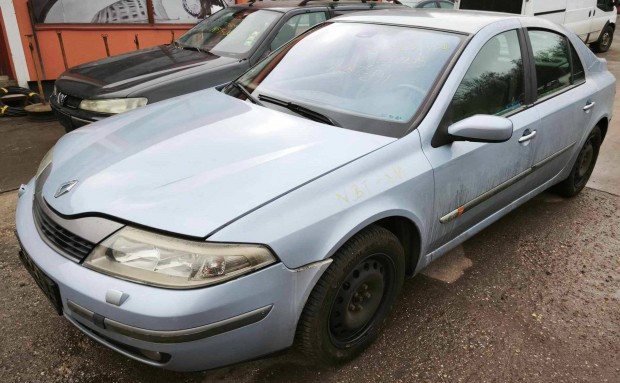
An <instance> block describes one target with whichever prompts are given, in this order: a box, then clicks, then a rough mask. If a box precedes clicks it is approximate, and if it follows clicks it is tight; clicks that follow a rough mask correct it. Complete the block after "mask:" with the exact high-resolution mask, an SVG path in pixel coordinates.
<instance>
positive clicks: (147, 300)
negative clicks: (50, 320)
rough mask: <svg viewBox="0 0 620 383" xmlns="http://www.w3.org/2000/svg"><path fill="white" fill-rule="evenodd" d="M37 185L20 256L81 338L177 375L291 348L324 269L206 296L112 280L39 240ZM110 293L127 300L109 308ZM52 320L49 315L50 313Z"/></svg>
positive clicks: (270, 272)
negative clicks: (42, 278) (53, 293)
mask: <svg viewBox="0 0 620 383" xmlns="http://www.w3.org/2000/svg"><path fill="white" fill-rule="evenodd" d="M33 191H34V183H33V182H32V181H31V183H30V184H29V185H27V187H26V190H25V192H23V194H22V196H21V197H20V198H19V201H18V206H17V213H16V214H17V217H16V229H17V235H18V238H19V240H20V243H21V246H22V247H23V250H24V251H25V252H26V253H27V254H28V255H29V256H30V259H31V260H32V261H33V262H34V263H35V264H36V266H38V268H40V269H41V270H42V271H43V272H44V273H45V274H46V275H47V277H49V278H50V279H51V280H53V281H54V282H55V283H56V284H57V285H58V288H59V291H60V300H61V302H62V312H63V315H64V316H65V317H66V318H67V319H68V320H69V321H70V322H71V323H73V324H74V325H75V326H76V327H78V328H79V329H80V330H81V331H83V332H84V333H85V334H87V335H88V336H90V337H91V338H93V339H95V340H96V341H98V342H99V343H101V344H104V345H106V346H108V347H110V348H112V349H114V350H116V351H118V352H120V353H122V354H124V355H126V356H128V357H130V358H133V359H136V360H139V361H141V362H144V363H147V364H150V365H154V366H159V367H163V368H166V369H170V370H176V371H198V370H205V369H211V368H217V367H221V366H225V365H229V364H233V363H237V362H240V361H244V360H249V359H254V358H257V357H260V356H263V355H267V354H271V353H273V352H276V351H279V350H282V349H285V348H287V347H289V346H291V345H292V343H293V339H294V335H295V330H296V325H297V320H298V318H299V315H300V313H301V310H302V309H303V305H304V304H305V301H306V299H307V297H308V295H309V294H310V292H311V290H312V288H313V287H314V285H315V283H316V281H317V280H318V278H320V276H321V275H322V273H323V271H325V269H326V268H327V266H328V265H329V261H325V262H320V263H316V264H312V265H308V266H306V267H302V268H300V269H296V270H290V269H288V268H286V267H285V266H284V265H282V264H281V263H278V264H275V265H272V266H270V267H267V268H265V269H262V270H260V271H257V272H255V273H252V274H248V275H246V276H244V277H241V278H238V279H235V280H233V281H229V282H227V283H223V284H220V285H216V286H211V287H208V288H201V289H192V290H170V289H161V288H155V287H150V286H146V285H141V284H138V283H132V282H128V281H124V280H120V279H116V278H113V277H110V276H107V275H104V274H101V273H98V272H95V271H92V270H89V269H87V268H85V267H83V266H82V265H80V264H78V263H76V262H74V261H71V260H69V259H67V258H65V257H63V256H61V255H59V254H57V253H56V252H55V251H54V250H52V249H51V248H50V247H49V246H48V245H47V244H46V243H45V242H44V241H43V240H42V239H41V238H40V236H39V233H38V231H37V228H36V227H35V223H34V220H33V215H32V200H33ZM109 290H117V291H121V292H123V293H125V294H127V295H128V296H129V298H127V299H126V301H124V303H122V304H121V305H120V306H116V305H114V304H110V303H107V302H106V294H107V293H108V291H109ZM50 312H51V310H50Z"/></svg>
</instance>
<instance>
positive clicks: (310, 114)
mask: <svg viewBox="0 0 620 383" xmlns="http://www.w3.org/2000/svg"><path fill="white" fill-rule="evenodd" d="M258 99H259V100H261V101H267V102H269V103H272V104H274V105H278V106H282V107H284V108H286V109H288V110H291V111H293V112H295V113H297V114H299V115H300V116H303V117H306V118H308V119H310V120H312V121H317V122H322V123H324V124H328V125H332V126H337V127H339V128H341V127H342V126H340V124H338V123H337V122H336V121H334V120H333V119H332V118H330V117H328V116H326V115H324V114H321V113H319V112H317V111H315V110H312V109H310V108H307V107H305V106H302V105H299V104H295V103H294V102H290V101H284V100H280V99H277V98H275V97H271V96H264V95H262V94H261V95H259V96H258Z"/></svg>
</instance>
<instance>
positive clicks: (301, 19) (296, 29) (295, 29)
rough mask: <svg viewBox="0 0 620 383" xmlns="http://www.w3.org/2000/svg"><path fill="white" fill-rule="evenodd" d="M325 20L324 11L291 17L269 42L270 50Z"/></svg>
mask: <svg viewBox="0 0 620 383" xmlns="http://www.w3.org/2000/svg"><path fill="white" fill-rule="evenodd" d="M325 20H326V17H325V13H324V12H313V13H304V14H301V15H297V16H293V17H291V18H290V19H289V20H288V21H287V22H286V24H284V25H283V26H282V28H280V31H279V32H278V34H277V35H276V37H275V38H274V39H273V41H272V42H271V50H272V51H273V50H276V49H278V48H280V47H281V46H282V45H284V44H285V43H287V42H288V41H289V40H292V39H293V38H294V37H297V36H299V35H300V34H302V33H303V32H305V31H306V30H308V29H310V28H311V27H313V26H315V25H317V24H319V23H322V22H323V21H325Z"/></svg>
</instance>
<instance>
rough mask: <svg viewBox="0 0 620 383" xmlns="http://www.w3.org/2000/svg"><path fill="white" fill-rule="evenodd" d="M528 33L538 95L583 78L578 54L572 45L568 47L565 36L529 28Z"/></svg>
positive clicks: (545, 94) (559, 89) (547, 93)
mask: <svg viewBox="0 0 620 383" xmlns="http://www.w3.org/2000/svg"><path fill="white" fill-rule="evenodd" d="M528 33H529V36H530V41H531V43H532V51H533V53H534V64H535V66H536V83H537V88H538V97H545V96H547V95H549V94H552V93H555V92H557V91H561V90H562V89H565V88H567V87H569V86H571V85H573V84H574V83H576V82H580V81H583V80H584V79H585V73H584V70H583V65H582V64H581V61H580V60H579V56H577V53H576V52H575V51H574V48H573V47H572V46H571V47H569V44H568V41H567V39H566V37H565V36H562V35H559V34H557V33H554V32H549V31H540V30H530V31H529V32H528ZM569 48H570V50H569ZM570 51H572V52H571V53H569V52H570ZM571 54H572V55H573V58H572V61H573V67H572V68H571V57H570V55H571Z"/></svg>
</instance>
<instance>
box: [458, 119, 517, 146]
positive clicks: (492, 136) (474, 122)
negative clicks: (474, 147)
mask: <svg viewBox="0 0 620 383" xmlns="http://www.w3.org/2000/svg"><path fill="white" fill-rule="evenodd" d="M448 134H449V135H450V137H451V138H452V139H453V140H454V141H471V142H506V141H508V140H510V138H511V137H512V121H510V120H509V119H507V118H504V117H497V116H489V115H483V114H478V115H475V116H472V117H469V118H466V119H464V120H462V121H459V122H457V123H456V124H453V125H451V126H450V127H449V128H448Z"/></svg>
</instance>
